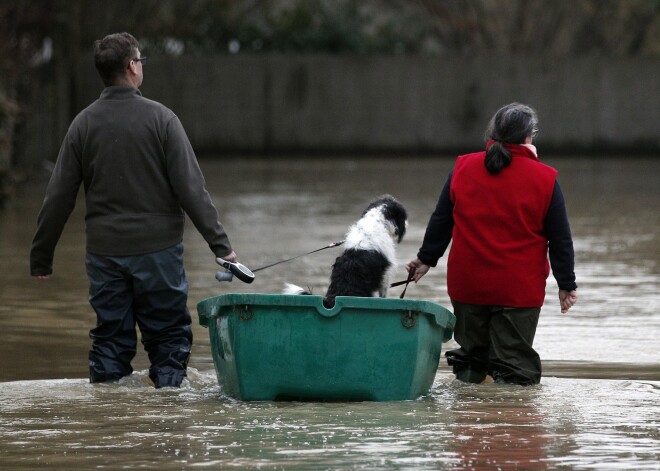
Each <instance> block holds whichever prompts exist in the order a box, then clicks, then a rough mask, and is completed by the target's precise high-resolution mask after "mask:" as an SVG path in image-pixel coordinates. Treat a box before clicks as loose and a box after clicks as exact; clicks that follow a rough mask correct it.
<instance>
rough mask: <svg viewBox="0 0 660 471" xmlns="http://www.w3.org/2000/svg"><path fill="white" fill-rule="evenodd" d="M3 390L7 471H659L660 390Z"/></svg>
mask: <svg viewBox="0 0 660 471" xmlns="http://www.w3.org/2000/svg"><path fill="white" fill-rule="evenodd" d="M146 378H147V372H146V370H144V371H140V372H137V373H134V374H133V376H131V377H130V378H127V379H125V380H122V381H121V382H120V383H119V384H104V385H91V384H88V383H87V382H86V381H85V380H49V381H30V382H8V383H0V396H2V398H3V401H2V403H1V404H0V450H2V455H3V465H4V466H7V467H8V468H7V469H16V470H20V469H33V468H34V467H37V466H44V467H47V468H48V469H57V468H61V469H71V466H73V464H74V463H75V467H76V468H80V469H88V468H92V467H94V468H96V467H103V466H109V467H111V468H112V469H120V468H122V467H127V468H131V469H133V468H137V467H140V466H145V467H149V468H154V467H158V469H182V468H194V467H211V468H216V469H217V468H226V467H229V468H238V469H256V468H266V469H273V468H277V469H309V470H316V469H421V470H426V469H428V470H431V469H456V470H469V469H476V470H478V469H556V468H566V467H569V468H574V467H575V468H580V469H602V466H603V465H604V464H605V463H608V464H610V465H612V466H614V467H616V469H655V468H654V467H655V466H656V465H657V450H658V446H660V431H659V430H658V428H657V424H656V423H655V421H656V418H657V413H658V405H657V404H658V393H659V391H660V384H658V383H657V382H635V381H629V382H626V381H608V380H601V381H593V380H569V379H561V378H547V380H546V381H544V383H543V384H541V385H539V386H534V387H530V388H523V387H519V386H500V385H495V384H488V385H482V386H479V385H466V384H463V383H457V382H455V381H453V378H452V377H451V376H450V375H445V374H439V375H438V376H437V377H436V382H435V384H434V388H433V390H432V392H431V394H430V395H429V396H427V397H424V398H421V399H419V400H417V401H402V402H390V403H366V402H365V403H300V402H291V403H276V402H263V403H242V402H239V401H235V400H232V399H230V398H227V397H225V396H223V395H222V391H220V390H219V389H218V386H217V383H216V381H215V377H214V374H213V372H211V371H209V372H199V371H197V370H195V369H193V370H192V371H191V375H190V379H189V381H188V382H187V383H186V384H185V385H184V387H183V388H182V389H180V390H172V389H169V390H167V389H165V390H154V389H153V388H151V387H149V386H148V385H147V380H146Z"/></svg>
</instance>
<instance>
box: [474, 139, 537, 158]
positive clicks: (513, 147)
mask: <svg viewBox="0 0 660 471" xmlns="http://www.w3.org/2000/svg"><path fill="white" fill-rule="evenodd" d="M494 143H495V141H493V140H492V139H489V140H488V142H487V143H486V149H488V148H489V147H490V146H492V145H493V144H494ZM502 145H503V146H504V147H505V148H506V149H508V150H509V152H511V155H512V156H514V157H527V158H529V159H532V160H537V161H540V159H539V157H538V155H537V154H536V147H534V146H533V145H531V144H509V143H508V142H503V143H502Z"/></svg>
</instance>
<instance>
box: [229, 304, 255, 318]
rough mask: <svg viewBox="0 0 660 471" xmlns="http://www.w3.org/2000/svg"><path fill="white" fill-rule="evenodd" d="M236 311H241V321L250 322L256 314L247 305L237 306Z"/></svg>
mask: <svg viewBox="0 0 660 471" xmlns="http://www.w3.org/2000/svg"><path fill="white" fill-rule="evenodd" d="M234 309H238V310H239V315H240V317H241V320H244V321H249V320H250V319H252V318H253V317H254V312H253V311H252V308H251V307H250V306H249V305H247V304H245V305H243V306H235V307H234Z"/></svg>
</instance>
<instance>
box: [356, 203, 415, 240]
mask: <svg viewBox="0 0 660 471" xmlns="http://www.w3.org/2000/svg"><path fill="white" fill-rule="evenodd" d="M376 208H377V209H379V210H380V211H381V213H382V214H383V217H384V218H385V220H387V221H389V222H390V223H392V226H393V227H394V237H395V240H396V242H397V243H400V242H401V240H402V239H403V236H404V235H406V227H407V226H408V213H407V212H406V208H404V207H403V205H402V204H401V203H399V202H398V201H397V200H396V199H395V198H394V197H393V196H391V195H383V196H379V197H378V198H376V199H375V200H373V201H372V202H371V203H369V206H367V208H366V209H365V210H364V212H363V213H362V216H363V217H364V215H365V214H367V213H368V212H369V211H370V210H372V209H376Z"/></svg>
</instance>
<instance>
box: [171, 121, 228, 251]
mask: <svg viewBox="0 0 660 471" xmlns="http://www.w3.org/2000/svg"><path fill="white" fill-rule="evenodd" d="M164 149H165V159H166V162H167V172H168V176H169V179H170V183H171V184H172V188H173V189H174V192H175V193H176V195H177V197H178V198H179V202H180V204H181V208H183V210H184V211H185V212H186V214H187V215H188V217H189V218H190V220H191V221H192V223H193V224H194V225H195V228H196V229H197V230H198V231H199V233H200V234H201V235H202V237H204V239H205V240H206V242H207V243H208V244H209V248H210V249H211V251H212V252H213V253H214V254H215V256H216V257H223V256H226V255H229V254H230V253H231V252H232V247H231V244H230V243H229V238H228V237H227V234H226V233H225V230H224V228H223V227H222V224H221V223H220V221H219V218H218V210H217V209H216V207H215V205H214V204H213V201H212V200H211V195H209V192H208V191H207V190H206V182H205V181H204V176H203V175H202V171H201V169H200V168H199V164H198V163H197V158H196V157H195V152H194V151H193V148H192V146H191V144H190V141H189V140H188V136H187V135H186V132H185V130H184V129H183V125H182V124H181V122H180V121H179V118H177V117H176V116H174V117H172V119H170V120H169V122H168V124H167V137H166V142H165V146H164Z"/></svg>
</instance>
